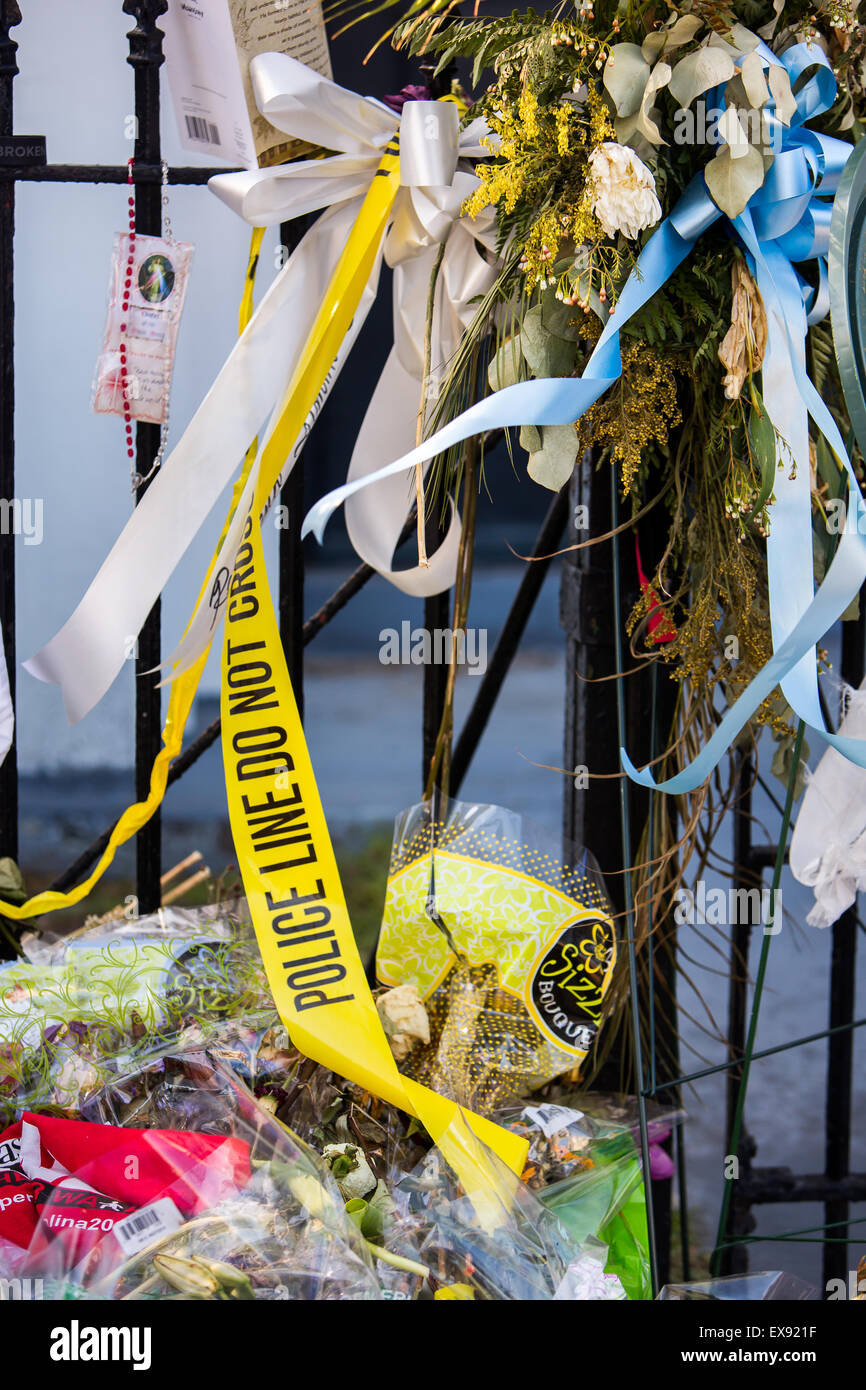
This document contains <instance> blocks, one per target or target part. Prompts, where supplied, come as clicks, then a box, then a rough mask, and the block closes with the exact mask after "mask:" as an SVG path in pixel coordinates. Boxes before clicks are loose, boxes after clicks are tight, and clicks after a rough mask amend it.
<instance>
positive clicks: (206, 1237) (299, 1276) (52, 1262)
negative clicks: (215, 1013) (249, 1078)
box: [0, 1052, 379, 1301]
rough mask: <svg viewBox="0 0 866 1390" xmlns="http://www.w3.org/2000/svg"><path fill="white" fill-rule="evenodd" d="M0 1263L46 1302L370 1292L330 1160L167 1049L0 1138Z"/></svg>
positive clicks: (374, 1290) (369, 1273)
mask: <svg viewBox="0 0 866 1390" xmlns="http://www.w3.org/2000/svg"><path fill="white" fill-rule="evenodd" d="M0 1149H2V1151H3V1153H4V1155H5V1162H4V1164H3V1166H2V1168H0V1263H2V1264H4V1265H9V1266H10V1267H11V1265H12V1264H14V1267H15V1274H16V1276H18V1277H26V1278H33V1277H38V1278H41V1279H42V1280H43V1284H44V1285H45V1286H46V1288H47V1291H48V1296H49V1297H55V1298H56V1297H67V1296H73V1294H74V1296H77V1297H83V1298H98V1299H111V1298H115V1299H119V1298H122V1299H159V1298H165V1297H172V1296H176V1295H180V1296H181V1297H187V1298H195V1299H210V1300H213V1301H221V1300H223V1301H225V1300H237V1299H278V1298H283V1299H304V1300H314V1301H315V1300H320V1299H337V1298H339V1299H347V1298H349V1299H359V1298H360V1299H368V1298H377V1297H378V1296H379V1286H378V1282H377V1280H376V1277H375V1274H374V1272H373V1268H372V1261H371V1260H370V1258H369V1256H368V1253H367V1249H366V1246H365V1244H364V1241H363V1239H362V1238H361V1236H360V1234H359V1232H358V1230H357V1227H356V1226H355V1225H354V1223H353V1222H352V1221H351V1219H350V1218H349V1217H348V1215H347V1214H346V1211H345V1207H344V1203H343V1201H342V1199H341V1196H340V1193H339V1190H338V1189H337V1186H336V1184H335V1183H334V1182H333V1180H332V1179H331V1177H330V1174H329V1172H328V1169H327V1166H326V1165H325V1164H324V1163H322V1162H321V1161H320V1160H319V1159H318V1158H317V1157H316V1156H315V1155H314V1154H313V1153H312V1152H311V1151H310V1150H309V1149H308V1148H307V1147H306V1145H304V1144H303V1143H302V1142H301V1140H300V1139H298V1138H297V1136H295V1135H293V1134H292V1133H291V1132H290V1131H288V1130H286V1129H285V1128H284V1127H283V1126H281V1125H279V1124H277V1123H275V1122H274V1120H273V1118H272V1117H271V1116H270V1115H269V1114H268V1112H267V1111H264V1110H262V1109H260V1108H259V1106H258V1105H257V1104H256V1102H255V1100H254V1098H253V1097H252V1096H251V1095H250V1094H249V1093H248V1092H247V1091H246V1089H245V1088H244V1087H243V1086H242V1085H240V1084H239V1083H238V1081H237V1080H236V1079H235V1078H234V1077H233V1076H232V1074H231V1072H230V1071H228V1070H227V1069H226V1068H224V1067H223V1066H222V1065H221V1064H220V1063H218V1062H214V1061H213V1060H212V1059H210V1058H208V1057H207V1056H206V1054H204V1053H201V1052H197V1053H180V1054H175V1055H172V1054H168V1055H165V1056H163V1057H161V1058H160V1059H159V1060H158V1061H153V1062H151V1063H150V1064H147V1065H145V1066H144V1067H142V1068H141V1069H140V1070H138V1071H134V1072H131V1073H130V1074H129V1075H127V1076H124V1077H122V1078H120V1079H118V1080H117V1081H115V1082H114V1083H112V1084H111V1085H109V1086H106V1087H105V1088H103V1090H102V1091H100V1093H99V1094H98V1095H97V1096H95V1097H92V1098H91V1099H89V1100H88V1101H86V1102H85V1103H84V1104H83V1106H82V1110H81V1114H80V1117H79V1118H77V1119H66V1118H56V1117H51V1116H45V1115H34V1114H29V1113H25V1114H24V1115H23V1116H22V1118H21V1119H20V1120H19V1121H18V1122H16V1124H15V1125H13V1126H11V1127H10V1129H8V1130H7V1131H6V1132H5V1133H4V1134H2V1135H0Z"/></svg>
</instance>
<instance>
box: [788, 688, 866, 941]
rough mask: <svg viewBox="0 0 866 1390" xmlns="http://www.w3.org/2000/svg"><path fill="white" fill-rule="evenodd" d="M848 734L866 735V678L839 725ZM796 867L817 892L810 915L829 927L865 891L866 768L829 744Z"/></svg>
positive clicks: (795, 841)
mask: <svg viewBox="0 0 866 1390" xmlns="http://www.w3.org/2000/svg"><path fill="white" fill-rule="evenodd" d="M839 733H840V734H843V735H845V737H847V738H866V680H864V681H863V683H862V685H861V686H860V689H859V691H855V690H851V691H849V692H848V708H847V713H846V715H845V717H844V719H843V720H842V722H841V724H840V725H839ZM789 863H790V867H791V872H792V874H793V875H794V877H795V879H796V880H797V882H798V883H804V884H806V885H807V886H808V887H810V888H811V889H812V890H813V891H814V894H815V903H814V906H813V907H812V908H811V910H810V912H809V915H808V916H807V918H806V921H807V922H808V924H809V926H810V927H829V926H832V924H833V923H834V922H835V921H836V920H837V919H838V918H839V917H841V916H842V913H843V912H845V911H846V909H847V908H849V907H851V906H852V905H853V903H854V902H855V901H856V898H857V894H858V893H862V892H866V769H864V768H862V767H858V766H857V764H856V763H852V762H851V761H850V760H849V759H848V758H845V757H843V756H842V754H841V753H839V752H837V750H836V749H835V748H828V749H827V752H826V753H825V754H824V756H823V757H822V759H821V761H820V762H819V764H818V766H817V768H816V769H815V772H814V773H813V774H812V775H811V777H810V778H809V782H808V785H807V787H806V792H805V795H804V797H803V803H802V805H801V807H800V813H799V815H798V816H797V823H796V825H795V826H794V833H793V835H792V837H791V851H790V856H789Z"/></svg>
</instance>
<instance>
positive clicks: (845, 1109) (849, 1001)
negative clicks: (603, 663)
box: [824, 592, 866, 1284]
mask: <svg viewBox="0 0 866 1390" xmlns="http://www.w3.org/2000/svg"><path fill="white" fill-rule="evenodd" d="M864 660H866V646H864V606H863V593H862V592H861V594H860V611H859V615H858V617H857V620H856V622H847V623H843V624H842V661H841V674H842V679H843V680H844V681H846V682H847V683H848V684H849V685H852V686H854V687H855V688H856V687H857V686H858V685H859V684H860V681H861V680H862V679H863V666H864ZM856 962H857V905H856V903H855V904H854V906H853V907H851V908H849V909H848V911H847V912H843V914H842V916H841V917H840V918H839V920H838V922H834V924H833V941H832V948H831V953H830V1016H829V1019H828V1027H830V1028H837V1027H839V1025H840V1024H844V1023H849V1022H850V1021H851V1019H852V1018H853V1017H854V1003H855V997H856V988H857V985H856ZM853 1062H854V1037H853V1034H852V1033H851V1031H850V1030H847V1031H841V1030H840V1031H839V1032H838V1033H833V1034H831V1036H830V1038H829V1039H828V1043H827V1096H826V1111H825V1150H824V1161H825V1171H826V1175H827V1177H828V1178H830V1179H831V1180H832V1179H838V1178H844V1177H847V1176H848V1173H849V1171H850V1163H851V1072H852V1067H853ZM824 1220H825V1221H826V1223H827V1225H828V1226H830V1225H834V1226H836V1230H835V1231H834V1235H835V1236H837V1237H838V1238H839V1239H838V1243H837V1242H836V1241H833V1242H829V1241H828V1242H827V1243H826V1244H825V1246H824V1282H825V1284H826V1282H827V1281H828V1280H830V1279H847V1273H848V1266H849V1262H850V1261H849V1248H848V1246H847V1245H846V1244H845V1243H844V1242H845V1240H846V1239H847V1237H848V1227H847V1225H841V1224H839V1223H841V1222H846V1221H847V1220H848V1202H847V1201H842V1200H837V1201H830V1202H827V1203H826V1204H825V1207H824ZM855 1263H856V1261H855Z"/></svg>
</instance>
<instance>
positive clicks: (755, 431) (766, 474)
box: [749, 390, 777, 516]
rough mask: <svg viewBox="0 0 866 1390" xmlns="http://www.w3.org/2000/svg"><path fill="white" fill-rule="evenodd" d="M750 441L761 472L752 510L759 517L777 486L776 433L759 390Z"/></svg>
mask: <svg viewBox="0 0 866 1390" xmlns="http://www.w3.org/2000/svg"><path fill="white" fill-rule="evenodd" d="M749 439H750V440H751V443H752V453H753V454H754V456H755V462H756V463H757V465H758V468H759V469H760V472H761V486H760V488H759V489H758V496H757V500H756V502H755V505H754V507H753V508H752V516H757V515H758V513H759V512H760V511H762V510H763V508H764V507H765V506H766V504H767V502H768V501H769V500H770V497H771V496H772V492H773V488H774V487H775V485H776V464H777V459H776V431H775V430H774V428H773V422H772V420H771V419H770V412H769V411H768V409H767V407H766V405H765V404H764V402H763V400H762V399H761V396H760V393H759V392H758V391H757V390H756V391H755V399H754V403H753V406H752V413H751V416H750V417H749Z"/></svg>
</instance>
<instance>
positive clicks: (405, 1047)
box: [376, 985, 430, 1062]
mask: <svg viewBox="0 0 866 1390" xmlns="http://www.w3.org/2000/svg"><path fill="white" fill-rule="evenodd" d="M376 1007H377V1008H378V1010H379V1017H380V1019H381V1020H382V1027H383V1028H384V1029H385V1032H386V1034H387V1035H388V1041H389V1043H390V1044H391V1051H392V1052H393V1054H394V1057H395V1060H396V1061H398V1062H402V1061H404V1060H405V1059H406V1058H407V1057H408V1056H409V1053H410V1052H411V1051H412V1048H413V1047H414V1046H415V1044H416V1043H418V1042H422V1043H429V1041H430V1020H429V1019H428V1017H427V1010H426V1009H425V1008H424V1005H423V1004H422V1002H421V996H420V995H419V993H418V989H417V986H415V985H397V986H396V987H395V988H394V989H389V990H388V991H387V992H386V993H385V994H382V995H380V996H379V998H378V999H377V1000H376Z"/></svg>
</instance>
